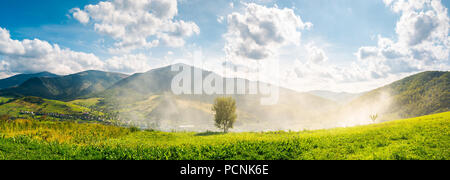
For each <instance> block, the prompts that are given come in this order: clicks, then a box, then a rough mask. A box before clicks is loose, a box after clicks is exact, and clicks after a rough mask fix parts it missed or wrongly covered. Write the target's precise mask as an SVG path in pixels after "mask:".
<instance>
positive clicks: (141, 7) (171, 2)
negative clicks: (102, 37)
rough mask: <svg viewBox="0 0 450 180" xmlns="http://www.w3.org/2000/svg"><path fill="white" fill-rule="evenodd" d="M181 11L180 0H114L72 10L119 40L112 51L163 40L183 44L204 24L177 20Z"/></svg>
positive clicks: (176, 44)
mask: <svg viewBox="0 0 450 180" xmlns="http://www.w3.org/2000/svg"><path fill="white" fill-rule="evenodd" d="M177 13H178V9H177V1H176V0H112V1H102V2H99V3H98V4H90V5H87V6H85V7H84V9H83V10H79V9H74V10H72V15H73V16H74V18H75V19H77V20H78V21H80V22H81V23H87V22H89V21H92V22H93V23H94V28H95V30H96V31H97V32H99V33H101V34H106V35H108V36H111V37H112V38H113V39H114V40H116V41H117V42H116V43H115V44H114V48H112V49H111V50H112V52H128V51H130V50H134V49H137V48H152V47H155V46H158V45H160V44H163V45H166V46H170V47H180V46H183V45H184V44H185V38H187V37H190V36H192V35H195V34H199V33H200V28H199V27H198V26H197V25H196V24H195V23H194V22H186V21H183V20H175V19H174V17H175V16H176V15H177ZM86 16H87V17H86Z"/></svg>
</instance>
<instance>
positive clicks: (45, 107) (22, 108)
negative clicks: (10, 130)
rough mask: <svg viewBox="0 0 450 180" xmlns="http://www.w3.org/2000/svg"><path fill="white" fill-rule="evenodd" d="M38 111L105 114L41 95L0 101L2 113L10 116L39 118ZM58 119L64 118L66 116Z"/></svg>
mask: <svg viewBox="0 0 450 180" xmlns="http://www.w3.org/2000/svg"><path fill="white" fill-rule="evenodd" d="M24 112H27V113H24ZM31 112H33V114H31ZM36 113H52V114H64V115H82V114H85V113H90V114H91V115H95V116H100V115H103V113H101V112H98V111H93V110H92V109H89V108H88V107H86V106H82V105H79V104H77V103H76V102H62V101H57V100H49V99H43V98H40V97H21V98H17V99H15V98H8V99H7V100H5V101H3V102H1V103H0V115H8V116H9V117H10V118H30V119H39V118H40V117H41V115H36ZM53 119H55V118H53ZM57 119H60V120H64V117H61V118H57Z"/></svg>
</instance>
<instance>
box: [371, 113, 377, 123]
mask: <svg viewBox="0 0 450 180" xmlns="http://www.w3.org/2000/svg"><path fill="white" fill-rule="evenodd" d="M369 117H370V119H372V121H373V122H375V121H376V120H377V118H378V114H375V115H370V116H369Z"/></svg>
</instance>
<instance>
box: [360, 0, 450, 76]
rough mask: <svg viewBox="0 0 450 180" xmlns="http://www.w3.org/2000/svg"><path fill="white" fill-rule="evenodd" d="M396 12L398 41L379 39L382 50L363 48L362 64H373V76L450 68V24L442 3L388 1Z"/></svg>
mask: <svg viewBox="0 0 450 180" xmlns="http://www.w3.org/2000/svg"><path fill="white" fill-rule="evenodd" d="M384 2H385V4H386V5H387V6H389V7H390V8H391V9H392V10H393V11H394V12H397V13H400V14H401V17H400V20H399V21H398V22H397V26H396V33H397V37H398V38H397V41H394V40H392V39H389V38H384V37H381V36H379V37H378V46H371V47H361V48H360V49H359V50H358V52H357V53H356V54H357V57H358V60H359V61H361V62H364V63H365V65H368V64H370V66H371V67H372V66H373V67H376V68H373V69H370V70H372V71H374V72H373V73H375V74H378V75H380V77H385V76H386V75H388V74H391V73H394V74H395V73H406V72H416V71H423V70H445V69H447V70H448V68H449V66H448V64H449V53H450V49H449V48H450V38H449V36H448V33H449V28H450V24H449V23H450V21H449V18H448V16H447V9H446V8H445V7H444V6H442V4H441V3H440V1H439V0H409V1H404V0H384Z"/></svg>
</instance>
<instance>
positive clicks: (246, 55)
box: [224, 3, 312, 60]
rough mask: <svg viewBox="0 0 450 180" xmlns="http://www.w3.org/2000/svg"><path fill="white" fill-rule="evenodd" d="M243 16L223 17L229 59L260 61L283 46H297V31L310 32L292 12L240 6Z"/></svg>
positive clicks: (304, 23) (307, 24)
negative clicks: (305, 30) (306, 30)
mask: <svg viewBox="0 0 450 180" xmlns="http://www.w3.org/2000/svg"><path fill="white" fill-rule="evenodd" d="M244 6H245V9H244V12H242V13H240V12H234V13H232V14H230V15H228V17H227V23H228V31H227V33H226V34H225V36H224V37H225V39H226V45H225V52H226V54H227V57H228V58H229V59H236V58H238V59H250V60H261V59H266V58H268V57H270V56H273V55H274V54H275V53H276V52H277V50H278V49H279V48H280V47H282V46H284V45H287V44H299V42H300V37H301V32H300V30H303V29H307V28H310V27H311V26H312V24H311V23H309V22H303V21H302V19H301V18H300V16H297V15H296V14H295V13H294V11H293V10H292V9H289V8H284V9H279V8H278V7H276V6H275V7H272V8H269V7H265V6H261V5H258V4H254V3H249V4H247V3H244Z"/></svg>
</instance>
